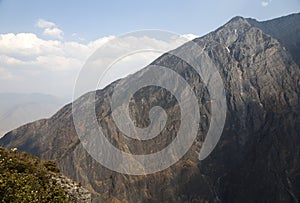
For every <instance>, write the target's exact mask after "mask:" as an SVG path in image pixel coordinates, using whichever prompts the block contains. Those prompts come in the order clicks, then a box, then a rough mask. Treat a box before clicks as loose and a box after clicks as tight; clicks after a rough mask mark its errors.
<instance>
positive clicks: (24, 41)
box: [0, 22, 197, 96]
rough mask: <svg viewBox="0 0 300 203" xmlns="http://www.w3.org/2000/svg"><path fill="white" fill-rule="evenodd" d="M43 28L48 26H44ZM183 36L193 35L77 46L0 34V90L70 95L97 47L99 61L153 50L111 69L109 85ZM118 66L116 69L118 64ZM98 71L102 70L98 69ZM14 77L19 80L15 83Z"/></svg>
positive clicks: (106, 39)
mask: <svg viewBox="0 0 300 203" xmlns="http://www.w3.org/2000/svg"><path fill="white" fill-rule="evenodd" d="M45 24H46V25H47V23H44V22H43V23H40V25H39V26H44V25H45ZM47 26H52V24H50V23H48V25H47ZM53 26H54V25H53ZM54 28H55V27H54ZM45 29H47V28H45ZM186 37H187V38H189V39H192V38H194V37H197V36H195V35H192V34H188V35H183V36H182V37H179V38H178V39H174V40H173V41H172V42H169V41H162V40H158V39H155V38H151V37H145V36H139V37H132V36H131V37H127V38H126V39H125V40H122V41H121V40H114V43H107V42H109V41H110V40H112V39H115V37H114V36H106V37H102V38H99V39H97V40H95V41H91V42H89V43H81V42H75V41H66V42H64V41H61V40H49V39H48V40H46V39H41V38H39V37H38V36H37V35H36V34H33V33H18V34H14V33H8V34H0V67H1V68H0V91H3V90H6V91H15V92H18V91H21V89H22V88H24V89H26V91H28V90H30V91H32V92H40V91H41V90H43V91H44V92H46V93H50V94H56V95H64V94H65V95H68V96H69V95H71V94H72V92H73V86H74V83H75V80H76V77H77V74H78V72H79V71H80V69H81V68H82V66H83V65H84V63H85V62H86V60H87V58H88V57H89V56H91V54H93V53H94V52H95V50H97V48H99V47H100V46H102V45H105V46H104V47H105V49H106V51H105V56H103V58H102V60H103V61H108V60H111V59H114V57H115V56H116V54H117V53H118V51H120V50H122V51H124V50H129V49H130V48H132V47H134V48H135V49H152V50H154V52H149V53H146V52H145V53H139V54H138V55H135V56H132V57H131V56H129V57H127V58H125V59H124V63H123V65H122V66H123V69H122V71H120V69H118V68H115V69H112V72H111V73H110V74H109V76H108V77H107V78H106V82H107V83H110V82H112V81H114V80H115V79H118V78H121V77H124V76H126V75H127V74H129V73H133V71H136V70H138V69H141V68H143V67H144V66H145V65H147V64H149V63H150V62H152V61H153V60H154V59H155V58H156V57H158V56H159V55H160V54H162V53H160V52H159V51H158V50H171V49H174V48H176V47H177V46H179V45H181V44H183V43H184V42H186ZM141 42H142V43H141ZM155 50H156V51H158V52H155ZM118 66H119V67H120V64H119V65H118ZM98 68H106V67H102V66H98ZM14 78H18V79H20V80H18V82H17V83H16V82H14V80H13V79H14ZM8 87H9V88H10V89H9V90H8V89H7V88H8Z"/></svg>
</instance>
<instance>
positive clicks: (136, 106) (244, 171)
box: [0, 14, 300, 202]
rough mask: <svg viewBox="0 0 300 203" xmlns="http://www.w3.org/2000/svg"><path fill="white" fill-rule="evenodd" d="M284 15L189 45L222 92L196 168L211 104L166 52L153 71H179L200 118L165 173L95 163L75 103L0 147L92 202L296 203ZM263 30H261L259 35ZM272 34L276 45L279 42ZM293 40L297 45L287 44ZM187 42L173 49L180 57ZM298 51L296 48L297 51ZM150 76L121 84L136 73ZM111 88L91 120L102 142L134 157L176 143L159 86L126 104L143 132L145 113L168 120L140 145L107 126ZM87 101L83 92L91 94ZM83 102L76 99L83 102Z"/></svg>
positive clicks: (298, 169)
mask: <svg viewBox="0 0 300 203" xmlns="http://www.w3.org/2000/svg"><path fill="white" fill-rule="evenodd" d="M290 18H295V19H298V18H299V14H296V15H294V16H292V17H291V16H288V17H283V18H280V19H277V20H275V22H277V21H278V22H280V23H278V25H280V26H282V28H280V27H279V28H276V29H273V26H271V24H272V22H273V21H267V22H256V21H254V20H252V19H244V18H242V17H235V18H233V19H232V20H231V21H230V22H228V23H227V24H225V25H224V26H222V27H221V28H219V29H218V30H216V31H214V32H212V33H209V34H208V35H206V36H204V37H201V38H197V39H195V40H194V42H195V43H198V44H199V45H201V46H203V47H205V51H206V52H207V53H208V55H209V56H210V58H211V60H212V61H213V62H214V64H215V65H216V67H217V69H218V71H219V73H220V75H221V78H222V80H223V83H224V85H225V91H226V99H227V108H228V110H227V118H226V123H225V127H224V130H223V133H222V136H221V140H220V141H219V143H218V145H217V147H216V148H215V149H214V151H213V153H212V154H211V155H210V156H209V157H208V158H207V159H205V160H203V161H199V160H198V154H197V152H199V149H200V148H201V145H202V143H203V140H204V138H205V135H206V132H207V130H208V127H209V122H210V118H211V115H210V108H211V105H210V103H211V101H210V97H209V93H208V91H207V88H206V86H205V84H204V83H203V81H202V80H201V78H200V76H199V75H198V74H196V73H195V71H194V70H193V69H192V68H191V67H190V66H189V65H188V64H187V63H185V62H184V61H182V60H180V59H179V58H177V57H175V56H173V55H171V54H168V53H166V54H164V55H162V56H161V57H159V58H158V59H157V60H155V61H154V62H153V63H152V64H157V65H161V66H165V67H168V68H170V69H172V70H174V71H176V72H177V73H179V74H180V75H181V76H182V77H183V78H184V79H185V80H186V81H187V82H188V83H189V85H190V86H191V87H193V90H194V93H195V95H197V98H198V103H199V109H200V112H201V113H202V117H201V122H200V124H199V131H198V136H197V139H196V141H195V143H194V145H193V146H192V147H191V149H190V150H189V151H188V152H187V154H186V155H185V156H184V157H183V158H182V159H181V160H180V161H179V162H177V163H176V164H174V165H173V166H171V167H170V168H168V169H166V170H164V171H162V172H157V173H154V174H149V175H143V176H129V175H122V174H119V173H116V172H113V171H111V170H108V169H107V168H105V167H103V166H101V165H100V164H99V163H97V162H96V161H95V160H94V159H93V158H92V157H91V156H90V155H89V154H88V153H87V152H86V151H85V149H84V148H83V146H82V144H81V142H80V140H79V139H78V137H77V134H76V131H75V128H74V124H73V118H72V105H71V104H68V105H66V106H65V107H64V108H62V109H61V110H60V111H58V112H57V113H56V114H55V115H54V116H53V117H51V118H50V119H47V120H40V121H36V122H33V123H29V124H27V125H24V126H22V127H20V128H18V129H16V130H13V131H11V132H9V133H7V134H6V135H5V136H4V137H3V138H2V139H1V140H0V144H1V145H3V146H5V147H8V148H10V147H18V148H19V149H20V150H24V151H27V152H29V153H32V154H34V155H37V156H40V157H42V158H44V159H55V160H56V161H57V162H58V164H59V167H60V169H61V170H62V172H63V174H64V175H66V176H68V177H71V178H72V179H75V180H76V181H78V182H81V184H82V185H84V186H85V187H86V188H87V189H89V190H90V192H91V193H92V195H93V201H95V202H106V201H107V202H112V201H115V202H298V201H299V199H300V161H299V160H300V108H299V107H300V106H299V104H300V103H299V98H300V69H299V66H298V65H297V63H298V64H299V57H298V56H299V55H298V54H299V52H298V51H297V50H299V44H297V43H298V42H299V39H300V35H293V40H292V41H291V40H287V39H285V36H286V35H285V34H280V32H281V31H282V29H284V33H288V32H289V30H291V31H293V29H294V28H292V27H294V26H293V25H294V24H291V25H290V24H289V23H290ZM266 30H267V31H266ZM277 37H278V38H277ZM294 42H295V43H296V44H294ZM186 48H189V47H186V45H183V46H182V47H179V48H178V49H177V50H178V51H179V52H180V51H184V49H186ZM295 50H296V51H295ZM148 70H149V69H147V68H145V69H143V70H141V71H139V72H137V73H136V74H134V75H132V76H129V77H127V78H125V79H122V82H124V83H125V84H126V80H127V81H129V80H131V78H132V77H135V76H142V75H143V74H145V73H146V72H147V71H148ZM118 82H120V81H117V82H115V83H113V84H111V85H109V86H107V87H106V88H105V89H103V90H98V91H97V92H96V95H97V99H96V114H97V118H98V121H99V123H100V125H101V126H102V127H103V128H104V129H106V136H107V137H108V138H109V140H110V142H111V143H113V144H114V145H115V146H116V147H118V148H120V149H122V150H125V151H126V150H127V151H128V152H131V153H137V154H139V153H142V152H145V153H150V152H151V149H153V147H155V148H156V149H162V148H163V147H165V146H167V145H168V144H169V143H170V142H171V141H172V140H173V139H174V137H175V136H176V132H177V131H178V127H179V126H180V122H179V119H178V118H180V107H179V106H178V103H177V101H176V99H175V98H174V97H173V96H172V95H171V94H170V93H169V92H168V91H166V90H165V89H162V88H157V87H147V88H143V89H141V90H140V91H139V92H137V93H136V94H135V95H134V98H132V100H131V105H130V114H131V117H132V118H133V120H134V121H135V123H136V124H137V125H138V126H140V127H145V126H147V125H148V124H149V118H148V116H147V112H149V110H150V109H151V107H153V106H157V105H158V106H161V107H163V108H164V109H165V110H166V112H167V114H168V116H169V119H168V121H167V124H166V127H165V128H164V130H163V131H162V133H161V134H160V135H159V136H158V137H157V138H154V139H153V140H150V141H147V142H146V144H143V143H141V142H137V141H134V140H132V139H125V135H124V134H123V133H122V132H120V130H118V128H117V127H116V126H115V123H114V122H113V119H112V116H111V111H110V106H109V105H110V100H111V94H112V91H113V87H114V86H115V85H116V84H117V83H118ZM88 94H89V93H88ZM85 97H86V95H84V96H82V97H81V98H80V100H79V102H82V105H84V101H85Z"/></svg>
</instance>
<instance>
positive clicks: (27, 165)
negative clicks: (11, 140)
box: [0, 147, 67, 203]
mask: <svg viewBox="0 0 300 203" xmlns="http://www.w3.org/2000/svg"><path fill="white" fill-rule="evenodd" d="M56 173H59V169H58V168H57V166H56V164H55V162H53V161H44V160H40V159H38V158H36V157H33V156H31V155H29V154H27V153H25V152H18V151H17V149H12V150H10V151H9V150H7V149H4V148H1V147H0V202H39V203H40V202H67V194H66V192H65V191H64V190H63V189H62V187H61V185H59V184H58V183H56V181H55V180H54V179H52V178H51V177H52V176H53V175H54V174H56Z"/></svg>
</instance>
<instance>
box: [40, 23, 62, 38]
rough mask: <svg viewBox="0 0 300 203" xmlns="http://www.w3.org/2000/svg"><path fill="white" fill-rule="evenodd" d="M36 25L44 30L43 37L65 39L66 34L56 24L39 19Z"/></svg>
mask: <svg viewBox="0 0 300 203" xmlns="http://www.w3.org/2000/svg"><path fill="white" fill-rule="evenodd" d="M35 25H36V26H37V27H39V28H43V29H44V31H43V35H45V36H48V37H52V38H55V39H63V35H64V32H63V31H62V30H61V29H59V28H58V27H57V25H56V24H55V23H53V22H50V21H46V20H44V19H39V20H38V21H37V22H36V24H35Z"/></svg>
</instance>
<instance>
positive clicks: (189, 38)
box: [181, 34, 199, 40]
mask: <svg viewBox="0 0 300 203" xmlns="http://www.w3.org/2000/svg"><path fill="white" fill-rule="evenodd" d="M181 37H184V38H186V39H188V40H193V39H195V38H197V37H199V36H198V35H194V34H184V35H181Z"/></svg>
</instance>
